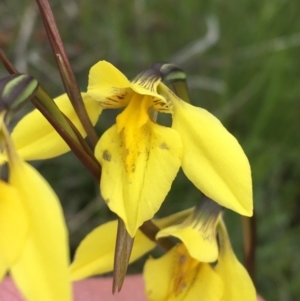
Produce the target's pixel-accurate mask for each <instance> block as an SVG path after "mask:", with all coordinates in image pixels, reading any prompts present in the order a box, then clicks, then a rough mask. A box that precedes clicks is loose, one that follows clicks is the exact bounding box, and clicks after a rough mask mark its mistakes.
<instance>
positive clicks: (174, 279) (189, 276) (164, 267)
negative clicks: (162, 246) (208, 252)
mask: <svg viewBox="0 0 300 301" xmlns="http://www.w3.org/2000/svg"><path fill="white" fill-rule="evenodd" d="M144 280H145V284H146V295H147V298H148V300H149V301H166V300H168V301H183V300H199V296H201V300H205V301H220V300H221V297H222V293H223V283H222V281H221V279H220V277H219V276H218V275H217V273H216V272H215V271H214V270H213V268H212V267H211V266H210V265H209V264H207V263H200V262H198V261H197V260H195V259H193V258H191V257H190V256H189V254H188V251H187V250H186V248H185V247H184V245H183V244H179V245H177V246H175V247H174V248H173V249H172V250H170V251H169V252H168V253H166V254H165V255H164V256H162V257H161V258H159V259H152V258H150V259H148V260H147V262H146V264H145V267H144Z"/></svg>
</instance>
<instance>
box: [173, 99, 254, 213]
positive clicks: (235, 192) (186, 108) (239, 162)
mask: <svg viewBox="0 0 300 301" xmlns="http://www.w3.org/2000/svg"><path fill="white" fill-rule="evenodd" d="M173 106H174V114H173V124H172V128H174V129H175V130H176V131H178V132H179V133H180V135H181V138H182V141H183V147H184V150H183V159H182V168H183V171H184V173H185V174H186V176H187V177H188V178H189V179H190V180H191V181H192V182H193V183H194V185H195V186H196V187H197V188H198V189H200V190H201V191H202V192H203V193H204V194H205V195H207V196H208V197H209V198H211V199H212V200H214V201H216V202H217V203H219V204H220V205H222V206H224V207H227V208H229V209H232V210H234V211H236V212H238V213H240V214H242V215H247V216H251V215H252V210H253V201H252V183H251V170H250V166H249V162H248V159H247V157H246V155H245V153H244V151H243V150H242V148H241V146H240V145H239V143H238V141H237V140H236V139H235V138H234V137H233V136H232V135H231V134H230V133H229V132H228V131H227V130H226V129H225V128H224V126H223V125H222V124H221V122H220V121H219V120H218V119H217V118H216V117H214V116H213V115H212V114H210V113H209V112H207V111H206V110H203V109H201V108H197V107H194V106H192V105H190V104H188V103H185V102H184V101H181V100H179V99H176V100H174V101H173Z"/></svg>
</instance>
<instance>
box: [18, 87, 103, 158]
mask: <svg viewBox="0 0 300 301" xmlns="http://www.w3.org/2000/svg"><path fill="white" fill-rule="evenodd" d="M82 97H83V100H84V104H85V107H86V110H87V112H88V114H89V117H90V119H91V122H92V124H93V125H94V124H96V122H97V120H98V118H99V115H100V114H101V111H102V108H101V106H100V105H99V103H98V102H96V101H95V100H93V99H92V98H91V97H89V96H88V95H87V94H85V93H82ZM55 102H56V104H57V106H58V107H59V109H60V110H61V111H62V112H63V113H64V114H65V115H66V116H67V117H68V118H69V119H70V120H71V121H72V123H73V124H74V125H75V127H76V128H77V129H78V131H79V132H80V134H81V135H82V136H83V137H85V136H86V132H85V130H84V129H83V127H82V125H81V122H80V121H79V119H78V117H77V114H76V112H75V110H74V108H73V106H72V104H71V102H70V100H69V98H68V96H67V94H63V95H61V96H59V97H57V98H56V99H55ZM12 139H13V141H14V143H15V147H16V149H17V152H18V154H19V155H20V156H21V157H22V158H23V159H25V160H40V159H49V158H53V157H56V156H59V155H62V154H64V153H66V152H68V151H69V150H70V149H69V147H68V145H67V144H66V142H65V141H64V140H63V139H62V138H61V136H60V135H59V134H58V133H57V132H56V131H55V129H54V128H53V127H52V126H51V125H50V123H49V122H48V121H47V120H46V119H45V117H44V116H43V115H42V114H41V113H40V112H39V111H38V110H37V109H35V110H33V111H32V112H30V113H29V114H27V115H26V116H24V117H23V118H22V119H21V120H20V122H19V123H18V124H17V125H16V127H15V128H14V129H13V132H12Z"/></svg>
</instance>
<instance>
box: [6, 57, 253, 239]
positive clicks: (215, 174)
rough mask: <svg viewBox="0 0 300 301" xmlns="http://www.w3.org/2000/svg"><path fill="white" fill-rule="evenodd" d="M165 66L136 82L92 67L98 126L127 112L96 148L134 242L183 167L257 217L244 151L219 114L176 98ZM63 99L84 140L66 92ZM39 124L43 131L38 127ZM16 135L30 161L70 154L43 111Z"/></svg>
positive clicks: (90, 92) (229, 203)
mask: <svg viewBox="0 0 300 301" xmlns="http://www.w3.org/2000/svg"><path fill="white" fill-rule="evenodd" d="M160 67H161V65H160V64H156V65H154V66H153V67H151V68H149V69H147V70H145V71H144V72H142V73H140V74H139V75H138V76H137V77H136V78H135V79H134V80H133V81H131V82H130V81H129V80H128V79H127V78H126V77H125V75H123V74H122V73H121V72H120V71H119V70H118V69H116V68H115V67H114V66H113V65H111V64H110V63H108V62H105V61H100V62H98V63H97V64H95V65H94V66H93V67H92V68H91V70H90V74H89V84H88V88H87V92H86V93H83V100H84V102H85V105H86V109H87V111H88V113H89V115H90V118H91V120H92V123H93V124H95V123H96V121H97V119H98V116H99V114H100V113H101V111H102V109H107V108H110V109H112V108H121V107H125V108H124V110H123V111H122V112H121V113H120V114H119V115H118V117H117V119H116V124H115V125H113V126H112V127H111V128H109V129H108V130H107V131H106V132H105V133H104V134H103V135H102V137H101V138H100V140H99V142H98V144H97V146H96V148H95V156H96V158H97V159H98V161H99V162H100V164H101V165H102V177H101V181H100V190H101V194H102V196H103V199H104V200H105V201H106V203H107V205H108V206H109V208H110V209H111V210H112V211H113V212H115V213H116V214H117V215H118V216H119V217H120V218H121V219H122V220H123V222H124V224H125V226H126V229H127V231H128V233H129V235H130V236H131V237H134V236H135V234H136V231H137V229H138V228H139V226H141V224H142V223H143V222H145V221H146V220H149V219H151V218H152V217H153V216H154V214H155V213H156V212H157V211H158V209H159V208H160V206H161V204H162V202H163V201H164V199H165V197H166V195H167V194H168V192H169V190H170V188H171V185H172V182H173V180H174V178H175V177H176V175H177V172H178V170H179V168H180V167H182V169H183V171H184V173H185V174H186V176H187V177H188V178H189V180H190V181H191V182H192V183H193V184H194V185H195V186H196V187H197V188H198V189H199V190H201V191H202V192H203V193H204V194H205V195H207V196H208V197H209V198H212V199H214V200H215V201H216V202H218V203H219V204H220V205H222V206H224V207H227V208H229V209H232V210H234V211H236V212H238V213H240V214H242V215H246V216H251V215H252V209H253V203H252V186H251V171H250V166H249V163H248V160H247V157H246V156H245V154H244V152H243V150H242V148H241V146H240V145H239V143H238V142H237V140H236V139H235V138H234V137H233V136H232V135H231V134H230V133H229V132H228V131H227V130H226V129H225V128H224V127H223V125H222V124H221V123H220V121H219V120H218V119H217V118H216V117H214V116H213V115H212V114H210V113H209V112H207V111H206V110H204V109H202V108H197V107H194V106H192V105H190V104H188V103H186V102H184V101H183V100H181V99H180V98H178V97H177V96H176V95H175V94H174V93H172V91H171V90H170V89H169V88H168V87H167V86H165V85H164V84H163V82H162V77H163V76H162V74H161V72H160ZM57 101H58V106H59V107H60V108H61V109H62V111H64V113H65V114H66V115H67V116H68V117H69V118H70V119H71V120H72V121H73V123H74V124H75V125H76V126H78V127H79V131H80V132H81V134H82V135H83V136H85V132H84V130H83V129H82V128H81V126H80V122H79V120H78V119H77V117H76V115H75V114H74V110H73V108H72V107H71V105H70V104H68V99H67V97H66V95H64V96H61V97H60V98H59V99H58V100H57ZM60 102H61V104H60ZM65 106H66V107H67V109H65V110H64V107H65ZM157 112H162V113H169V114H172V119H173V122H172V127H165V126H161V125H159V124H157V123H156V120H155V119H156V118H155V116H156V115H157ZM36 124H41V125H42V126H39V127H38V128H39V129H38V130H37V129H36ZM12 136H13V139H15V142H16V145H17V150H18V151H19V152H20V154H21V156H22V157H24V158H26V159H43V158H50V157H53V156H57V155H59V154H62V153H64V152H66V151H68V149H69V148H68V147H67V145H66V144H65V142H64V141H63V140H62V139H61V138H60V137H59V135H58V134H57V133H55V131H54V130H53V129H52V127H51V126H50V125H49V124H48V123H47V121H45V120H43V117H42V115H41V114H40V113H39V112H37V111H36V110H35V111H34V112H33V113H30V114H29V115H27V116H26V117H25V118H24V119H23V120H22V121H21V122H20V123H19V124H18V125H17V126H16V128H15V129H14V131H13V133H12Z"/></svg>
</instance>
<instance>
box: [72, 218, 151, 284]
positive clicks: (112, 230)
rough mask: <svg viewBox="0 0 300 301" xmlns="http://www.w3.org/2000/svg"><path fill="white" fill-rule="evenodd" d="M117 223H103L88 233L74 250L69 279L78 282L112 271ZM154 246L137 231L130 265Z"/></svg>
mask: <svg viewBox="0 0 300 301" xmlns="http://www.w3.org/2000/svg"><path fill="white" fill-rule="evenodd" d="M116 234H117V221H116V220H115V221H111V222H108V223H105V224H104V225H101V226H99V227H97V228H96V229H94V230H93V231H92V232H91V233H89V234H88V235H87V236H86V237H85V238H84V239H83V241H82V242H81V243H80V245H79V247H78V248H77V250H76V254H75V259H74V262H73V263H72V265H71V279H72V280H73V281H74V280H80V279H83V278H86V277H90V276H93V275H97V274H103V273H106V272H110V271H112V270H113V262H114V251H115V245H116ZM155 246H156V244H155V243H154V242H152V241H151V240H149V239H148V238H147V237H146V236H145V235H144V234H142V232H141V231H137V233H136V236H135V239H134V245H133V249H132V253H131V257H130V261H129V262H130V263H131V262H133V261H135V260H137V259H138V258H140V257H141V256H143V255H144V254H145V253H147V252H149V251H150V250H152V249H154V248H155Z"/></svg>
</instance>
